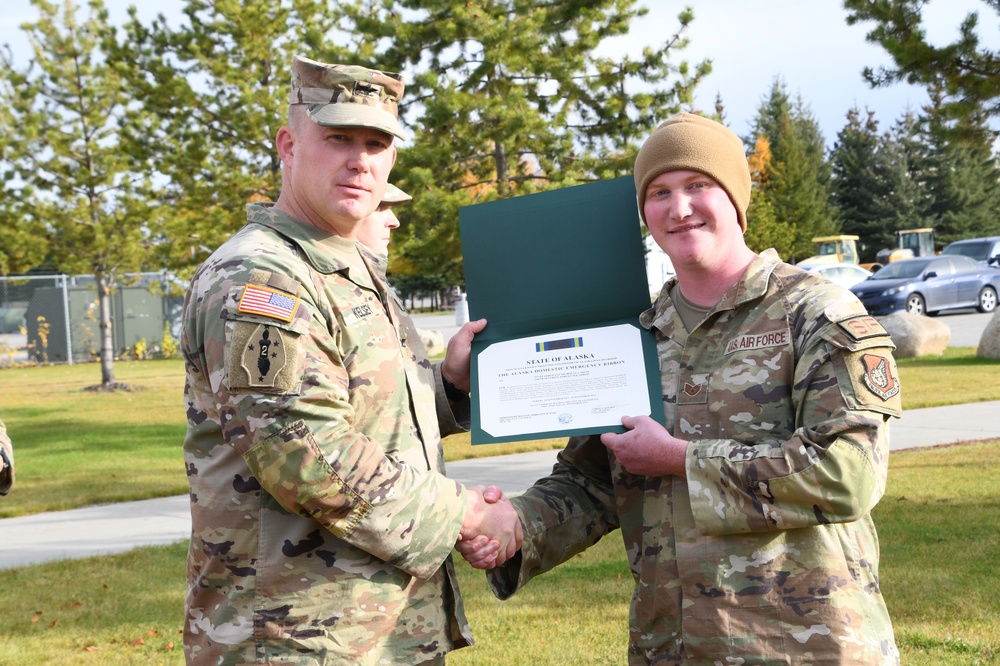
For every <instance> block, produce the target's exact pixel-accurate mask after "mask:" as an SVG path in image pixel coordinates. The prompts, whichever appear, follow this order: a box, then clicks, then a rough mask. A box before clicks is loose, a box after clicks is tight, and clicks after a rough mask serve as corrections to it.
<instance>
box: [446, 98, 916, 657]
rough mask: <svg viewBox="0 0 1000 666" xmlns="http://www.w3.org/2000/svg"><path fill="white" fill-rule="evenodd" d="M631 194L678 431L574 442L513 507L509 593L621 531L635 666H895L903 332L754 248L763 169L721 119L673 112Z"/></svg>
mask: <svg viewBox="0 0 1000 666" xmlns="http://www.w3.org/2000/svg"><path fill="white" fill-rule="evenodd" d="M635 182H636V189H637V193H638V198H639V208H640V211H641V212H642V213H643V220H644V221H645V223H646V225H647V227H648V228H649V230H650V233H651V234H652V235H653V237H654V239H655V240H656V242H657V243H658V244H659V245H660V247H662V248H663V249H664V251H666V252H667V254H668V255H669V256H670V258H671V260H672V261H673V265H674V268H675V270H676V271H677V277H676V278H672V279H671V280H669V281H668V282H667V283H666V284H665V285H664V287H663V289H662V291H661V293H660V295H659V297H658V298H657V300H656V302H655V304H654V305H653V307H652V308H651V309H650V310H648V311H646V312H645V313H643V314H642V318H641V319H642V322H643V325H644V326H646V327H648V328H650V329H652V330H653V331H654V332H655V334H656V337H657V341H658V342H657V349H658V354H659V361H660V371H661V383H662V390H663V404H664V409H665V416H666V428H665V429H664V427H663V426H661V425H660V424H658V423H656V422H654V421H653V420H651V419H649V418H648V417H637V418H630V417H625V418H623V419H622V422H623V424H624V425H625V426H626V428H627V429H628V430H627V432H625V433H623V434H611V433H608V434H604V435H601V436H600V438H598V437H589V438H574V439H572V440H570V442H569V444H568V445H567V447H566V448H565V450H563V451H562V452H560V454H559V458H558V462H557V464H556V466H555V467H554V469H553V472H552V474H551V475H550V476H548V477H546V478H544V479H541V480H539V481H538V482H536V484H535V485H534V487H532V488H531V489H529V490H528V491H527V492H525V493H524V495H523V496H521V497H518V498H514V500H513V501H514V503H515V506H516V507H517V510H518V513H519V514H520V516H521V520H522V521H523V525H524V530H525V541H524V544H523V545H522V548H521V550H520V552H519V554H518V555H517V556H515V557H514V558H513V559H512V560H510V561H508V562H507V564H506V565H504V566H501V567H499V568H497V569H494V570H493V571H491V572H490V573H489V580H490V584H491V586H492V588H493V591H494V593H495V594H496V595H497V596H498V597H500V598H502V599H505V598H507V597H509V596H511V595H512V594H514V592H515V591H516V590H517V589H519V588H520V587H521V586H523V585H525V584H526V583H527V582H528V581H529V580H530V579H531V578H533V577H534V576H537V575H539V574H541V573H543V572H545V571H548V570H549V569H551V568H553V567H555V566H556V565H558V564H560V563H561V562H565V561H566V560H567V559H569V558H570V557H572V556H573V555H574V554H576V553H579V552H581V551H582V550H584V549H585V548H587V547H589V546H590V545H592V544H593V543H595V542H596V541H597V540H598V539H600V538H601V537H602V536H604V535H605V534H607V533H608V532H611V531H612V530H614V529H616V528H620V529H621V531H622V537H623V538H624V541H625V547H626V551H627V555H628V561H629V565H630V567H631V569H632V573H633V576H634V579H635V589H634V594H633V597H632V604H631V612H630V640H629V663H630V664H658V665H667V664H720V665H724V664H742V665H744V666H750V665H752V664H800V665H801V664H865V665H871V664H898V662H899V656H898V652H897V649H896V645H895V641H894V638H893V631H892V624H891V622H890V620H889V615H888V613H887V611H886V607H885V603H884V601H883V598H882V595H881V591H880V588H879V577H878V562H879V546H878V537H877V535H876V533H875V527H874V525H873V524H872V519H871V515H870V511H871V509H872V507H873V506H874V505H875V504H876V503H877V502H878V500H879V499H880V498H881V497H882V495H883V493H884V491H885V482H886V472H887V463H888V456H889V440H888V424H887V421H888V419H889V417H892V416H896V417H898V416H899V415H900V397H899V379H898V375H897V372H896V366H895V363H894V361H893V357H892V349H893V344H892V342H891V341H890V339H889V336H888V335H887V334H886V332H885V330H884V329H883V328H882V327H881V326H880V325H879V324H878V322H876V321H875V319H873V318H872V317H870V316H868V314H867V313H866V312H865V310H864V308H863V307H862V305H861V304H860V303H859V302H858V300H857V299H856V298H855V297H854V296H853V295H852V294H851V293H850V292H848V291H847V290H845V289H843V288H841V287H839V286H837V285H834V284H832V283H831V282H828V281H827V280H825V279H824V278H821V277H818V276H814V275H812V274H810V273H806V272H804V271H802V270H800V269H798V268H795V267H793V266H790V265H788V264H785V263H783V262H781V261H780V260H779V258H778V256H777V254H776V253H775V252H774V250H767V251H765V252H763V253H761V254H760V255H757V254H755V253H754V252H752V251H751V250H750V249H749V248H747V246H746V244H745V242H744V239H743V232H744V231H745V230H746V217H745V213H746V209H747V206H748V204H749V200H750V175H749V171H748V168H747V161H746V158H745V155H744V151H743V145H742V142H741V141H740V140H739V138H738V137H736V135H735V134H733V133H732V132H730V131H729V130H728V129H726V128H725V127H723V126H722V125H720V124H718V123H716V122H714V121H710V120H707V119H704V118H701V117H698V116H693V115H690V114H681V115H679V116H675V117H673V118H671V119H669V120H667V121H666V122H664V123H663V124H662V125H660V127H659V128H657V130H656V131H655V132H654V133H653V134H652V135H651V136H650V138H649V139H648V140H647V141H646V143H645V144H644V145H643V147H642V149H641V150H640V152H639V155H638V158H637V160H636V168H635ZM459 549H460V550H463V548H462V546H461V544H460V546H459ZM484 550H488V549H484ZM466 551H467V553H468V554H467V557H468V558H469V559H470V561H472V562H473V563H474V564H476V559H475V558H476V551H475V549H474V548H469V549H464V550H463V552H466ZM478 565H479V566H481V568H489V567H490V566H492V565H491V564H490V563H486V564H485V565H484V564H482V563H479V564H478Z"/></svg>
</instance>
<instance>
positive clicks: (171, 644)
mask: <svg viewBox="0 0 1000 666" xmlns="http://www.w3.org/2000/svg"><path fill="white" fill-rule="evenodd" d="M163 649H164V650H173V649H174V642H173V641H170V642H169V643H167V644H166V645H164V646H163Z"/></svg>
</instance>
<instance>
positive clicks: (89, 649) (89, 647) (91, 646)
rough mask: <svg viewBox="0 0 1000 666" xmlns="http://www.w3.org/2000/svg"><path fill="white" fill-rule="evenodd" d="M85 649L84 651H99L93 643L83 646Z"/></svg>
mask: <svg viewBox="0 0 1000 666" xmlns="http://www.w3.org/2000/svg"><path fill="white" fill-rule="evenodd" d="M83 651H84V652H97V648H96V647H94V646H93V645H87V646H86V647H84V648H83Z"/></svg>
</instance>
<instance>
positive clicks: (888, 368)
mask: <svg viewBox="0 0 1000 666" xmlns="http://www.w3.org/2000/svg"><path fill="white" fill-rule="evenodd" d="M861 363H862V366H863V367H862V370H863V372H864V374H863V379H864V382H865V386H866V387H868V390H869V391H871V392H872V393H874V394H875V395H877V396H878V397H880V398H882V400H889V399H890V398H893V397H895V396H896V394H898V393H899V381H898V380H897V379H896V377H895V375H894V374H893V370H894V369H895V368H894V364H893V363H891V362H890V360H889V359H888V358H886V357H885V356H882V355H879V354H862V355H861Z"/></svg>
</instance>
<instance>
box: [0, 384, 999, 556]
mask: <svg viewBox="0 0 1000 666" xmlns="http://www.w3.org/2000/svg"><path fill="white" fill-rule="evenodd" d="M997 414H1000V401H995V402H979V403H972V404H967V405H954V406H951V407H933V408H929V409H913V410H910V411H907V412H905V413H904V414H903V418H902V419H899V420H898V421H893V422H892V423H891V425H890V440H891V443H892V444H891V448H892V450H893V451H900V450H904V449H912V448H918V447H924V446H936V445H939V444H950V443H954V442H963V441H970V440H977V439H1000V417H998V416H997ZM555 459H556V451H555V450H550V451H538V452H533V453H517V454H513V455H506V456H494V457H489V458H477V459H474V460H459V461H455V462H450V463H448V464H447V471H448V475H449V476H450V477H452V478H455V479H458V480H459V481H462V482H463V483H466V484H470V485H476V484H483V485H488V484H491V483H493V484H496V485H498V486H500V487H501V488H502V489H503V490H504V491H505V492H508V493H511V492H516V491H520V490H524V489H526V488H528V487H529V486H530V485H531V484H532V483H533V482H534V481H535V479H537V478H539V477H542V476H545V475H546V474H548V472H549V471H550V470H551V469H552V464H553V463H554V462H555ZM13 492H17V486H16V485H15V487H14V490H13ZM0 501H2V500H0ZM190 533H191V517H190V514H189V513H188V497H187V495H178V496H175V497H164V498H160V499H151V500H143V501H139V502H126V503H122V504H107V505H101V506H93V507H87V508H84V509H74V510H72V511H60V512H53V513H42V514H37V515H34V516H24V517H21V518H7V519H4V520H0V569H9V568H11V567H19V566H25V565H28V564H36V563H40V562H47V561H50V560H59V559H65V558H76V557H89V556H91V555H107V554H111V553H119V552H123V551H126V550H129V549H131V548H135V547H137V546H147V545H164V544H170V543H174V542H176V541H180V540H186V539H188V538H189V537H190Z"/></svg>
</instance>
